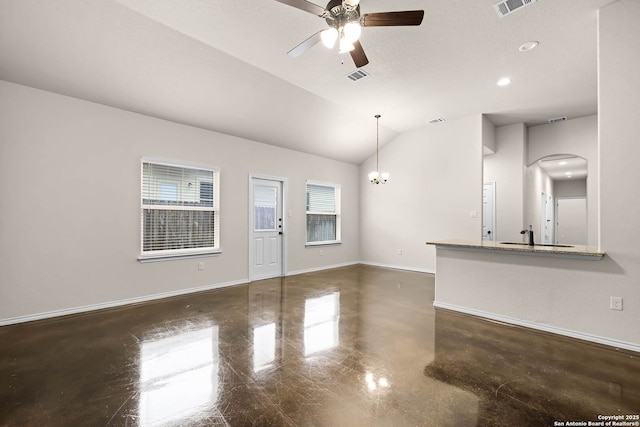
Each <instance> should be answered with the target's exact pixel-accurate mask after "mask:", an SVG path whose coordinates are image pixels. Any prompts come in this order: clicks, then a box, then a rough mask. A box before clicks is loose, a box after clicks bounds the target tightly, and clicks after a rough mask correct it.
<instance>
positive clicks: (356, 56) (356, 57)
mask: <svg viewBox="0 0 640 427" xmlns="http://www.w3.org/2000/svg"><path fill="white" fill-rule="evenodd" d="M353 47H354V49H353V50H352V51H351V52H349V53H350V54H351V59H353V62H355V64H356V67H357V68H362V67H364V66H365V65H367V64H368V63H369V59H367V55H365V54H364V49H362V45H361V44H360V41H358V40H356V41H355V42H353Z"/></svg>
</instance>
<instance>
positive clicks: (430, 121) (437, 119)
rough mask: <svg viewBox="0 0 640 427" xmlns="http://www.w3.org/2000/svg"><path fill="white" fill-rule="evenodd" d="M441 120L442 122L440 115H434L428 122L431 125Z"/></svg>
mask: <svg viewBox="0 0 640 427" xmlns="http://www.w3.org/2000/svg"><path fill="white" fill-rule="evenodd" d="M442 122H444V119H443V118H442V117H436V118H435V119H431V120H429V123H430V124H432V125H435V124H436V123H442Z"/></svg>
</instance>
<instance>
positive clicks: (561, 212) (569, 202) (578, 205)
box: [556, 197, 587, 245]
mask: <svg viewBox="0 0 640 427" xmlns="http://www.w3.org/2000/svg"><path fill="white" fill-rule="evenodd" d="M556 205H557V208H556V243H559V244H573V245H586V244H587V199H586V198H585V197H570V198H563V197H558V198H557V199H556Z"/></svg>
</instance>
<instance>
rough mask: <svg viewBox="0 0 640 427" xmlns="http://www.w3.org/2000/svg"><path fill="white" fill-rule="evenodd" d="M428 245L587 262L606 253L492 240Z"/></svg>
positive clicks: (567, 246)
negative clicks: (585, 260) (583, 260)
mask: <svg viewBox="0 0 640 427" xmlns="http://www.w3.org/2000/svg"><path fill="white" fill-rule="evenodd" d="M427 245H435V246H436V248H438V249H451V250H463V251H492V252H499V253H503V254H513V255H531V256H547V257H558V258H574V259H587V260H601V259H602V258H603V257H604V255H605V253H604V252H601V251H599V250H598V249H597V248H593V247H590V246H582V245H543V244H536V245H534V246H529V245H528V244H526V243H521V242H493V241H490V240H481V241H476V242H472V241H463V240H445V241H438V242H427Z"/></svg>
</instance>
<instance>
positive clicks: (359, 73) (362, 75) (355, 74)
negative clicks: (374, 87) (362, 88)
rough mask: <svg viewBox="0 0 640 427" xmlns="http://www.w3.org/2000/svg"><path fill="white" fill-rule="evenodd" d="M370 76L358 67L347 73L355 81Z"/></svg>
mask: <svg viewBox="0 0 640 427" xmlns="http://www.w3.org/2000/svg"><path fill="white" fill-rule="evenodd" d="M365 77H369V73H367V72H366V71H364V70H360V69H357V70H355V71H354V72H353V73H351V74H347V78H348V79H349V80H351V81H353V82H355V81H358V80H360V79H364V78H365Z"/></svg>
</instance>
